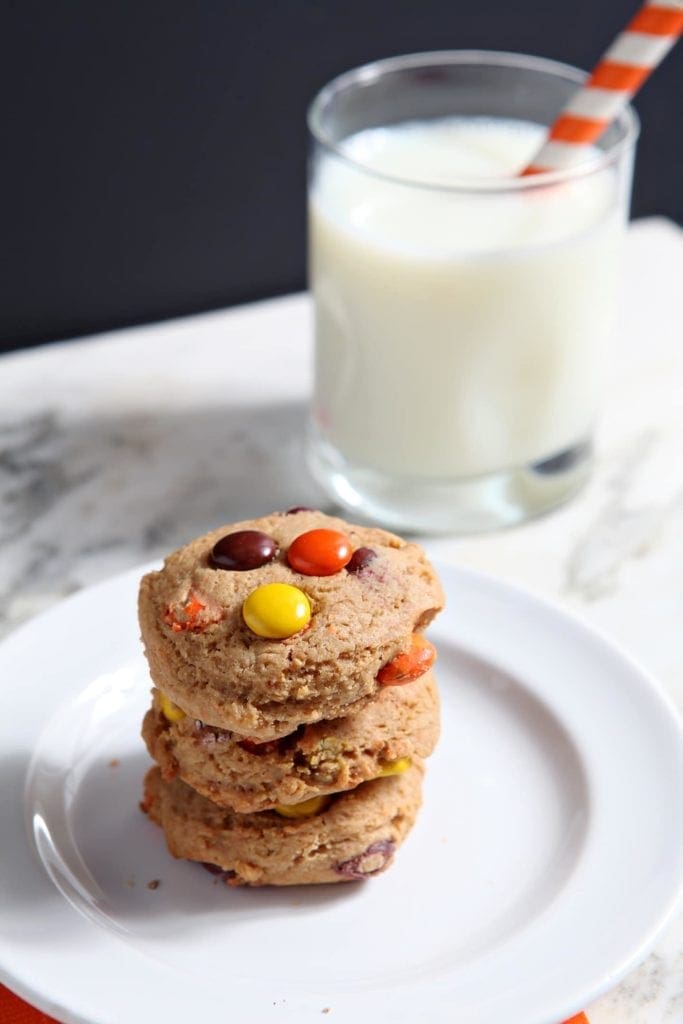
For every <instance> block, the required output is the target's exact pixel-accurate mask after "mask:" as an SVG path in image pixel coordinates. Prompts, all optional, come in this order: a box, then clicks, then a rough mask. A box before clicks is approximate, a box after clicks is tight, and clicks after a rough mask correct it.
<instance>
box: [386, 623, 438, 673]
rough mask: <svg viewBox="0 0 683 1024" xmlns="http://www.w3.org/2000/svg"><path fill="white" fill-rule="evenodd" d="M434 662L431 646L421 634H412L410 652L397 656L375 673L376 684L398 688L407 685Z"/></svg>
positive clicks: (434, 654) (434, 655) (434, 653)
mask: <svg viewBox="0 0 683 1024" xmlns="http://www.w3.org/2000/svg"><path fill="white" fill-rule="evenodd" d="M435 661H436V651H435V650H434V646H433V644H430V642H429V640H426V639H425V637H423V636H422V634H421V633H413V637H412V640H411V642H410V650H409V651H408V652H407V653H406V654H397V655H396V657H395V658H392V659H391V661H388V662H387V664H386V665H383V666H382V668H381V669H380V670H379V672H378V673H377V682H378V683H381V684H382V686H400V685H401V684H402V683H409V682H411V681H412V680H413V679H418V678H419V677H420V676H422V675H424V673H425V672H426V671H427V670H428V669H430V668H431V667H432V665H433V664H434V662H435Z"/></svg>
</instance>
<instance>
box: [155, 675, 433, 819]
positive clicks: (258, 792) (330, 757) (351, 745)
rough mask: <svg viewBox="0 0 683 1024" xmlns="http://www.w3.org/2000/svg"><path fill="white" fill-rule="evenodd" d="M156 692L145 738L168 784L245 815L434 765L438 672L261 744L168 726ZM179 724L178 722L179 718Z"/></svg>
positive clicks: (202, 727) (185, 724) (185, 723)
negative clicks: (428, 760)
mask: <svg viewBox="0 0 683 1024" xmlns="http://www.w3.org/2000/svg"><path fill="white" fill-rule="evenodd" d="M164 703H165V702H164V701H163V699H162V696H161V694H160V693H159V691H158V690H157V691H154V703H153V706H152V708H151V709H150V710H149V711H148V712H147V714H146V715H145V719H144V722H143V726H142V735H143V738H144V740H145V743H146V744H147V749H148V750H149V752H150V754H151V756H152V757H153V758H154V760H155V761H156V762H157V764H159V766H160V767H161V772H162V775H163V777H164V779H166V780H170V779H173V778H175V777H176V775H177V776H178V777H179V778H181V779H182V780H183V781H184V782H186V783H187V784H188V785H190V786H192V788H193V789H196V790H197V792H199V793H201V794H203V796H206V797H208V798H209V800H212V801H213V802H214V803H216V804H219V805H221V806H223V807H232V808H233V809H234V810H236V811H240V812H241V813H247V812H253V811H262V810H266V809H267V808H270V807H274V806H275V805H276V804H293V803H299V802H300V801H302V800H308V799H310V798H311V797H314V796H319V795H321V794H325V793H335V792H340V791H342V790H348V789H354V788H355V787H356V786H358V785H359V784H360V783H362V782H367V781H368V780H370V779H375V778H378V777H379V776H381V775H382V774H388V773H389V772H392V771H396V772H398V771H400V770H401V769H402V768H404V767H405V764H406V763H407V762H409V760H412V759H413V758H416V757H417V758H420V759H422V758H425V757H429V755H430V754H431V753H432V751H433V749H434V747H435V746H436V742H437V740H438V737H439V696H438V691H437V688H436V682H435V679H434V676H433V675H432V673H431V672H427V673H426V674H425V675H424V676H422V677H421V678H420V679H417V680H415V681H414V682H411V683H407V684H406V685H405V686H391V687H385V688H383V689H382V690H381V691H380V693H379V694H378V696H377V698H376V699H375V700H374V701H372V702H371V703H370V704H368V705H367V706H366V707H365V708H364V709H363V710H362V711H360V712H359V713H358V714H357V715H352V716H350V717H347V718H337V719H334V720H333V721H331V722H318V723H317V724H314V725H306V726H300V727H299V729H297V730H296V732H294V733H292V734H290V735H289V736H285V737H283V738H281V739H279V740H271V741H268V742H266V743H261V744H256V743H254V742H253V741H252V740H251V739H246V740H245V739H244V737H241V736H238V735H236V734H234V733H230V732H227V731H225V730H222V729H217V728H215V727H213V726H210V725H206V724H205V723H203V722H201V721H198V720H197V719H194V718H190V717H188V716H184V717H183V718H181V719H179V720H176V721H169V720H168V718H167V717H166V715H165V714H164V711H163V707H164ZM173 717H176V716H173Z"/></svg>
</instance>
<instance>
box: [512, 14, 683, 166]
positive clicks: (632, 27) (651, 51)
mask: <svg viewBox="0 0 683 1024" xmlns="http://www.w3.org/2000/svg"><path fill="white" fill-rule="evenodd" d="M681 32H683V0H652V2H648V3H645V4H643V6H642V7H641V8H640V10H639V11H637V13H636V14H635V15H634V17H633V18H632V19H631V21H630V22H629V23H628V25H627V26H626V28H625V29H624V31H623V32H621V33H620V34H619V35H618V36H617V38H616V39H615V40H614V42H613V43H612V45H611V46H610V48H609V49H608V50H607V52H606V53H605V55H604V57H603V58H602V60H601V61H599V63H598V65H597V67H596V68H595V70H594V71H593V74H592V75H591V76H590V78H589V79H588V81H587V82H586V84H585V85H584V86H583V87H582V88H581V89H579V90H578V91H577V92H576V93H575V94H574V95H573V96H572V98H571V99H570V101H569V103H568V104H567V106H566V107H565V108H564V110H563V111H562V113H561V114H560V116H559V117H558V118H557V120H556V121H555V123H554V124H553V126H552V127H551V129H550V131H549V132H548V136H547V138H546V141H545V143H544V144H543V146H542V147H541V149H540V150H539V152H538V153H537V154H536V156H535V157H534V159H533V161H532V162H531V164H530V165H529V166H528V167H527V168H526V169H525V170H524V171H522V174H540V173H542V172H543V171H558V170H564V169H565V168H567V167H575V166H576V164H579V163H581V162H582V161H583V160H585V158H586V155H587V150H588V147H589V146H590V145H591V143H593V142H595V141H596V140H597V139H599V138H600V136H601V135H602V133H603V132H604V131H605V129H606V128H607V127H608V126H609V125H610V124H611V122H612V121H614V119H615V118H616V117H617V115H618V114H619V113H620V112H621V111H622V110H623V109H624V107H626V106H627V104H628V103H629V101H630V100H631V97H632V96H634V95H635V93H636V92H637V91H638V89H640V87H641V85H642V84H643V82H644V81H645V80H646V79H647V78H648V77H649V76H650V75H651V74H652V72H653V71H654V69H655V68H656V67H657V65H658V64H659V63H660V61H662V60H663V59H664V57H665V56H666V54H667V53H668V52H669V50H670V49H671V47H672V46H673V45H674V43H675V42H676V40H677V39H678V37H679V36H680V34H681Z"/></svg>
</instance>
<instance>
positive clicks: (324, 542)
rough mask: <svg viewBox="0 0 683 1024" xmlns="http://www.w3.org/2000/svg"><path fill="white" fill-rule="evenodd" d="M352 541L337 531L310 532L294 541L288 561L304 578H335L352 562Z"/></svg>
mask: <svg viewBox="0 0 683 1024" xmlns="http://www.w3.org/2000/svg"><path fill="white" fill-rule="evenodd" d="M352 551H353V549H352V547H351V541H350V540H349V538H348V537H346V536H345V535H344V534H343V533H339V532H338V531H337V530H309V531H308V532H307V533H301V534H299V536H298V537H297V538H296V540H294V541H292V543H291V544H290V547H289V551H288V552H287V561H288V562H289V564H290V565H291V567H292V569H294V570H295V571H296V572H300V573H303V575H304V576H333V575H334V574H335V573H336V572H339V571H340V570H341V569H343V568H344V566H345V565H346V564H347V563H348V562H350V561H351V554H352Z"/></svg>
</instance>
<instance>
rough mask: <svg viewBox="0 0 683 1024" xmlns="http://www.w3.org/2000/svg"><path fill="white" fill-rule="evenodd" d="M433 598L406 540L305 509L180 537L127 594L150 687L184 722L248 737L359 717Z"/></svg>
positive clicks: (438, 598)
mask: <svg viewBox="0 0 683 1024" xmlns="http://www.w3.org/2000/svg"><path fill="white" fill-rule="evenodd" d="M314 533H317V536H312V537H311V536H309V537H304V539H303V540H301V539H300V538H302V536H303V535H305V534H314ZM235 534H241V537H239V538H238V539H237V540H235V539H234V537H232V539H231V540H227V541H226V540H225V539H224V538H226V537H231V536H232V535H235ZM295 541H296V542H297V543H296V545H295V548H294V554H293V556H292V564H293V565H294V566H296V567H297V568H293V567H292V565H290V562H289V559H288V552H289V549H290V547H291V546H292V545H293V544H294V542H295ZM359 549H362V553H361V555H360V556H358V555H357V554H356V553H357V552H358V551H359ZM368 552H369V553H370V554H368ZM354 556H355V557H354ZM241 559H242V562H243V564H244V565H245V568H240V567H239V565H240V560H241ZM221 562H222V563H223V564H227V565H229V566H233V565H234V566H237V567H236V568H224V567H223V565H222V564H221ZM302 570H303V571H302ZM442 606H443V593H442V590H441V586H440V584H439V581H438V579H437V577H436V574H435V573H434V570H433V569H432V567H431V565H430V564H429V562H428V560H427V558H426V556H425V555H424V552H423V551H422V549H421V548H420V547H419V546H418V545H417V544H409V543H406V542H404V541H403V540H401V539H400V538H399V537H396V536H394V535H393V534H391V533H387V532H386V531H384V530H379V529H373V528H366V527H358V526H354V525H351V524H349V523H346V522H345V521H344V520H342V519H338V518H334V517H331V516H327V515H324V514H323V513H322V512H317V511H312V510H302V511H298V512H296V513H295V514H293V515H285V514H281V513H280V514H278V513H276V514H273V515H270V516H265V517H264V518H261V519H256V520H251V521H247V522H242V523H235V524H232V525H228V526H223V527H221V528H220V529H217V530H214V531H212V532H211V533H209V534H207V535H205V536H204V537H200V538H198V539H197V540H194V541H192V542H191V543H190V544H188V545H187V546H186V547H184V548H181V549H180V550H179V551H176V552H174V553H173V554H172V555H170V556H169V557H168V558H167V559H166V561H165V563H164V567H163V569H162V570H161V571H159V572H152V573H149V574H148V575H147V576H145V577H144V579H143V580H142V583H141V586H140V598H139V614H140V627H141V631H142V637H143V641H144V645H145V652H146V655H147V659H148V662H149V667H150V672H151V676H152V679H153V681H154V684H155V686H156V687H157V688H158V689H159V690H160V691H161V692H162V693H163V694H164V695H165V696H166V697H167V698H169V699H170V700H171V701H173V702H174V703H175V704H177V705H178V707H179V708H180V709H182V711H183V712H185V713H186V714H187V715H189V716H191V717H192V718H193V719H199V720H201V721H202V722H207V723H211V724H212V725H213V726H216V727H218V728H220V729H226V730H230V731H232V732H235V733H238V734H239V735H241V736H243V737H249V738H250V739H253V740H260V741H267V740H271V739H276V738H278V737H282V736H286V735H288V734H290V733H292V732H293V731H294V730H295V729H296V728H297V727H298V726H299V725H301V724H302V723H312V722H318V721H321V720H323V719H334V718H339V717H343V716H346V715H349V714H354V713H356V712H358V711H360V710H361V709H362V708H363V707H364V706H366V705H367V704H368V703H369V702H370V701H371V700H372V699H373V698H374V697H375V696H376V695H377V693H378V692H379V691H380V689H381V685H382V684H381V683H380V682H378V679H377V676H378V673H379V672H380V670H381V669H383V668H384V667H385V666H386V665H387V664H388V663H389V662H391V661H392V660H393V659H395V658H396V657H397V656H398V655H401V654H402V655H404V656H405V655H407V654H408V652H410V650H411V645H412V643H413V634H415V633H421V632H422V631H423V630H424V629H425V628H426V627H427V625H428V624H429V623H430V621H431V620H432V619H433V617H434V616H435V615H436V614H437V613H438V611H439V610H440V609H441V608H442ZM288 631H289V632H288ZM395 681H397V682H399V683H400V682H402V681H404V680H403V679H401V678H399V679H398V680H395Z"/></svg>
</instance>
